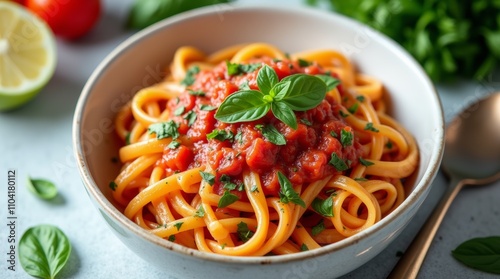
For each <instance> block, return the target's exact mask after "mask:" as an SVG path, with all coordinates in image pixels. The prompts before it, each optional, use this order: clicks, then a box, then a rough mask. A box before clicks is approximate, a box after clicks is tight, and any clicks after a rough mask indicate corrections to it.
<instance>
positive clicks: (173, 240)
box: [168, 234, 175, 242]
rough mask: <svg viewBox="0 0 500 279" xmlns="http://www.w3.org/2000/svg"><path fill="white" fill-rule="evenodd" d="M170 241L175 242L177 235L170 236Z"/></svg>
mask: <svg viewBox="0 0 500 279" xmlns="http://www.w3.org/2000/svg"><path fill="white" fill-rule="evenodd" d="M168 241H171V242H175V234H173V235H171V236H169V237H168Z"/></svg>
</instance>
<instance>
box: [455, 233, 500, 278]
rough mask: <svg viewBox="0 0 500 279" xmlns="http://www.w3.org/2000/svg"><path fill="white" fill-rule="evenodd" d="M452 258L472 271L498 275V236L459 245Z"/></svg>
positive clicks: (481, 238)
mask: <svg viewBox="0 0 500 279" xmlns="http://www.w3.org/2000/svg"><path fill="white" fill-rule="evenodd" d="M451 254H452V255H453V257H454V258H455V259H457V260H458V261H460V262H462V263H463V264H465V265H467V266H469V267H472V268H474V269H478V270H482V271H485V272H490V273H494V274H500V265H499V264H498V263H499V262H500V236H490V237H478V238H473V239H469V240H467V241H465V242H463V243H462V244H460V245H459V246H458V247H457V248H455V250H453V251H452V252H451Z"/></svg>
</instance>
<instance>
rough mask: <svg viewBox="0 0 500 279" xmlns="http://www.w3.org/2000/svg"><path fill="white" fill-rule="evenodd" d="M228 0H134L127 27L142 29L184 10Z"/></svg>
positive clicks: (227, 0) (229, 0) (228, 0)
mask: <svg viewBox="0 0 500 279" xmlns="http://www.w3.org/2000/svg"><path fill="white" fill-rule="evenodd" d="M228 2H231V0H136V1H135V2H134V4H133V6H132V9H131V10H130V13H129V15H128V21H127V27H128V28H132V29H142V28H145V27H147V26H149V25H151V24H153V23H156V22H158V21H160V20H162V19H165V18H167V17H170V16H173V15H176V14H179V13H182V12H185V11H189V10H192V9H196V8H200V7H204V6H209V5H215V4H223V3H228Z"/></svg>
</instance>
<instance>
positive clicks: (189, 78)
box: [181, 65, 200, 86]
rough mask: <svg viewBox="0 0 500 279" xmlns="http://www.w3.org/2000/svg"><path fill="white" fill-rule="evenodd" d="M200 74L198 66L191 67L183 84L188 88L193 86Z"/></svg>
mask: <svg viewBox="0 0 500 279" xmlns="http://www.w3.org/2000/svg"><path fill="white" fill-rule="evenodd" d="M199 72H200V67H198V66H197V65H195V66H192V67H190V68H189V69H188V70H187V72H186V76H185V77H184V79H183V80H182V81H181V84H182V85H186V86H189V85H192V84H193V83H194V81H195V80H196V74H198V73H199Z"/></svg>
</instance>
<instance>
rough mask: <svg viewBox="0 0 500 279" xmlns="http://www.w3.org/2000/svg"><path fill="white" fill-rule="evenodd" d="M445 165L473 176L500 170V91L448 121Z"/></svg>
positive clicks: (461, 174)
mask: <svg viewBox="0 0 500 279" xmlns="http://www.w3.org/2000/svg"><path fill="white" fill-rule="evenodd" d="M442 168H443V170H444V171H445V172H446V173H447V174H449V175H450V176H452V175H454V176H458V177H461V178H472V179H479V178H486V177H489V176H492V175H494V174H495V173H497V172H498V171H499V170H500V93H497V94H492V95H490V96H489V97H487V98H484V99H482V100H480V101H479V102H477V103H474V104H472V105H470V106H469V107H468V108H467V109H465V110H464V111H463V112H462V113H460V115H458V116H457V117H456V118H455V119H454V120H453V121H452V122H451V123H450V124H449V126H448V128H447V129H446V135H445V152H444V155H443V161H442Z"/></svg>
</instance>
